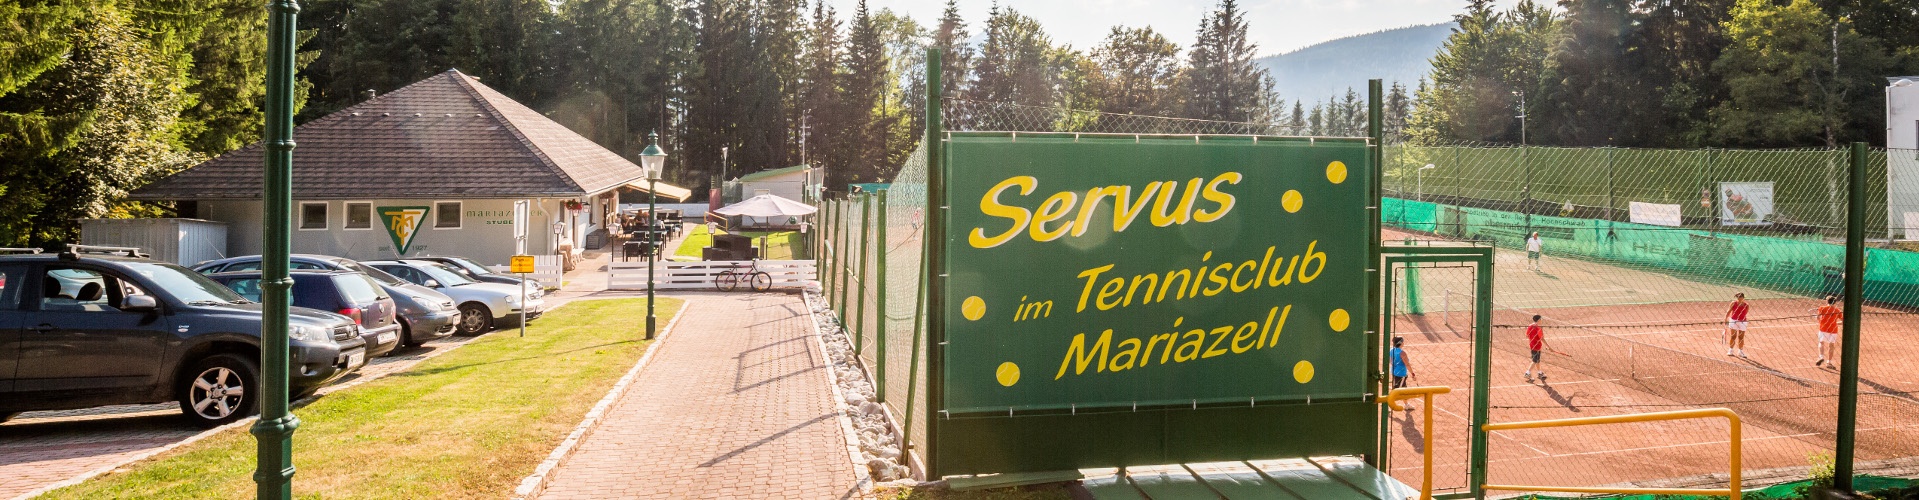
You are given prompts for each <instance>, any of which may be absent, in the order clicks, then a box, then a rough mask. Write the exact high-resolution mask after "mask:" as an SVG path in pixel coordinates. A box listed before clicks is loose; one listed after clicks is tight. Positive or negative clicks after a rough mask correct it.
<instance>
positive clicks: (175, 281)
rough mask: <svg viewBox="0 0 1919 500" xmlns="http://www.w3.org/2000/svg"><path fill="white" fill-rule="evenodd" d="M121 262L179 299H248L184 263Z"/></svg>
mask: <svg viewBox="0 0 1919 500" xmlns="http://www.w3.org/2000/svg"><path fill="white" fill-rule="evenodd" d="M121 264H122V265H124V266H126V268H127V269H128V270H131V271H133V272H134V273H136V274H139V275H140V276H142V277H145V278H146V279H147V280H148V281H151V282H152V283H153V285H154V286H153V289H156V290H166V291H167V292H168V293H170V294H172V295H173V297H174V298H177V299H180V301H181V302H185V303H188V304H205V303H210V302H217V303H237V302H246V301H247V299H246V298H245V297H241V296H240V294H237V293H234V292H233V290H232V289H230V288H227V287H226V286H225V285H221V284H219V283H215V282H214V281H213V280H210V279H207V277H206V276H203V275H201V274H200V273H196V272H193V271H189V270H187V268H184V267H180V266H176V265H173V264H168V263H165V262H122V263H121Z"/></svg>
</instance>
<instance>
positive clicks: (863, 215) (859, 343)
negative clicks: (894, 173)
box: [853, 193, 873, 355]
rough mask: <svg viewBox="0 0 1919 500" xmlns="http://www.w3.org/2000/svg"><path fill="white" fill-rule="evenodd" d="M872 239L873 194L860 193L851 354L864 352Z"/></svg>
mask: <svg viewBox="0 0 1919 500" xmlns="http://www.w3.org/2000/svg"><path fill="white" fill-rule="evenodd" d="M872 241H873V195H872V194H871V193H862V194H861V195H860V241H859V244H860V258H859V261H858V262H857V263H855V264H854V266H856V267H854V268H853V280H854V281H857V282H859V286H856V287H854V289H855V290H858V293H856V294H855V295H854V297H853V300H854V304H853V306H854V307H853V354H856V355H857V354H865V353H866V288H867V286H868V285H869V282H868V281H867V279H866V278H867V276H866V265H867V264H868V261H867V259H868V258H870V257H869V256H868V255H867V253H866V249H867V247H869V246H870V244H871V243H872Z"/></svg>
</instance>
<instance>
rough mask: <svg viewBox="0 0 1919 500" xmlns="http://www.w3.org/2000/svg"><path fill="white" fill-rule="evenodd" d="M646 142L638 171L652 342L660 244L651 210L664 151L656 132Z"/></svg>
mask: <svg viewBox="0 0 1919 500" xmlns="http://www.w3.org/2000/svg"><path fill="white" fill-rule="evenodd" d="M646 142H647V144H646V149H645V150H643V151H640V171H641V172H642V173H644V174H646V238H647V243H648V246H649V247H651V248H652V251H651V252H647V255H646V339H647V340H653V334H654V332H655V331H656V330H654V325H655V323H656V322H657V321H658V317H657V316H654V315H653V267H654V266H657V265H659V262H657V261H658V260H659V259H658V258H657V256H659V255H660V244H661V243H662V242H661V241H659V240H660V238H659V232H658V231H655V230H654V226H655V225H657V224H659V222H660V218H659V214H658V213H656V212H655V211H654V209H653V208H654V207H653V203H654V199H655V198H656V197H657V196H658V195H656V194H654V193H656V192H658V191H659V184H660V173H661V172H664V171H665V170H666V151H664V150H661V149H660V133H659V132H657V131H656V132H649V133H647V134H646Z"/></svg>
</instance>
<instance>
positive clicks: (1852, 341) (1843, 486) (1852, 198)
mask: <svg viewBox="0 0 1919 500" xmlns="http://www.w3.org/2000/svg"><path fill="white" fill-rule="evenodd" d="M1866 151H1867V149H1866V143H1863V142H1855V143H1852V180H1851V185H1850V186H1847V188H1848V190H1847V196H1846V292H1845V293H1846V310H1845V316H1844V318H1845V321H1844V324H1845V326H1844V330H1843V331H1842V333H1841V335H1844V336H1845V338H1844V339H1842V340H1841V341H1840V343H1839V430H1838V442H1837V443H1836V444H1835V445H1834V451H1833V475H1832V486H1833V487H1834V488H1837V489H1840V490H1845V491H1852V449H1853V433H1854V429H1855V427H1856V426H1857V424H1858V422H1857V420H1858V417H1859V413H1858V411H1859V321H1860V320H1861V319H1863V318H1862V317H1861V316H1860V314H1861V313H1862V312H1863V310H1862V309H1864V307H1863V306H1864V304H1865V302H1866V298H1865V288H1866V210H1865V208H1866Z"/></svg>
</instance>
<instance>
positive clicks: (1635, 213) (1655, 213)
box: [1628, 201, 1682, 227]
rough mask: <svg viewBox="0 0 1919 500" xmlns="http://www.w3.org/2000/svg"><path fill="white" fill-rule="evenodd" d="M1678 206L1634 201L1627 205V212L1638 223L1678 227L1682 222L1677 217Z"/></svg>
mask: <svg viewBox="0 0 1919 500" xmlns="http://www.w3.org/2000/svg"><path fill="white" fill-rule="evenodd" d="M1680 208H1681V207H1680V206H1679V205H1667V204H1663V203H1644V202H1637V201H1635V202H1632V203H1631V204H1630V205H1629V206H1628V214H1629V215H1630V216H1631V220H1632V221H1633V222H1637V223H1640V224H1651V225H1654V226H1670V227H1679V226H1680V225H1681V224H1682V222H1681V219H1680V217H1679V210H1680Z"/></svg>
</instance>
